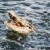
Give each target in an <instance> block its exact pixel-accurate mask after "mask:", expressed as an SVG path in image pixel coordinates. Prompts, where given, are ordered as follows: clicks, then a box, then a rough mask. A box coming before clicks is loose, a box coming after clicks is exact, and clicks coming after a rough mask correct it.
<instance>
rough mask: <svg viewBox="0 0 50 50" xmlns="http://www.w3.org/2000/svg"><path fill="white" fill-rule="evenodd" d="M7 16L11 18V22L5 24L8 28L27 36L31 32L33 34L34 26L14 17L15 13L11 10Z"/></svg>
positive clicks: (18, 17) (16, 16)
mask: <svg viewBox="0 0 50 50" xmlns="http://www.w3.org/2000/svg"><path fill="white" fill-rule="evenodd" d="M8 14H9V17H10V18H11V21H6V22H5V24H6V26H7V27H8V28H10V29H11V30H13V31H16V32H18V33H20V34H23V35H27V34H29V33H30V32H31V31H33V32H34V26H33V25H31V23H29V22H28V21H27V20H25V19H23V18H22V17H20V16H18V15H16V14H15V12H14V11H12V10H11V11H9V12H8Z"/></svg>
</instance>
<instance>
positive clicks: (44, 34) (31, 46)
mask: <svg viewBox="0 0 50 50" xmlns="http://www.w3.org/2000/svg"><path fill="white" fill-rule="evenodd" d="M9 10H14V11H15V12H16V13H17V14H18V15H20V16H22V17H23V18H25V19H27V20H29V21H30V22H32V23H33V24H34V25H35V27H36V32H35V33H32V35H30V36H28V37H27V38H26V39H24V40H21V41H19V42H16V41H14V40H8V39H6V34H7V32H8V30H7V29H6V27H5V25H4V21H5V20H8V19H9V16H8V14H7V11H9ZM0 50H50V2H49V0H40V1H39V0H37V1H36V0H25V1H24V0H21V1H20V0H18V1H16V0H14V1H8V0H1V1H0Z"/></svg>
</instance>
